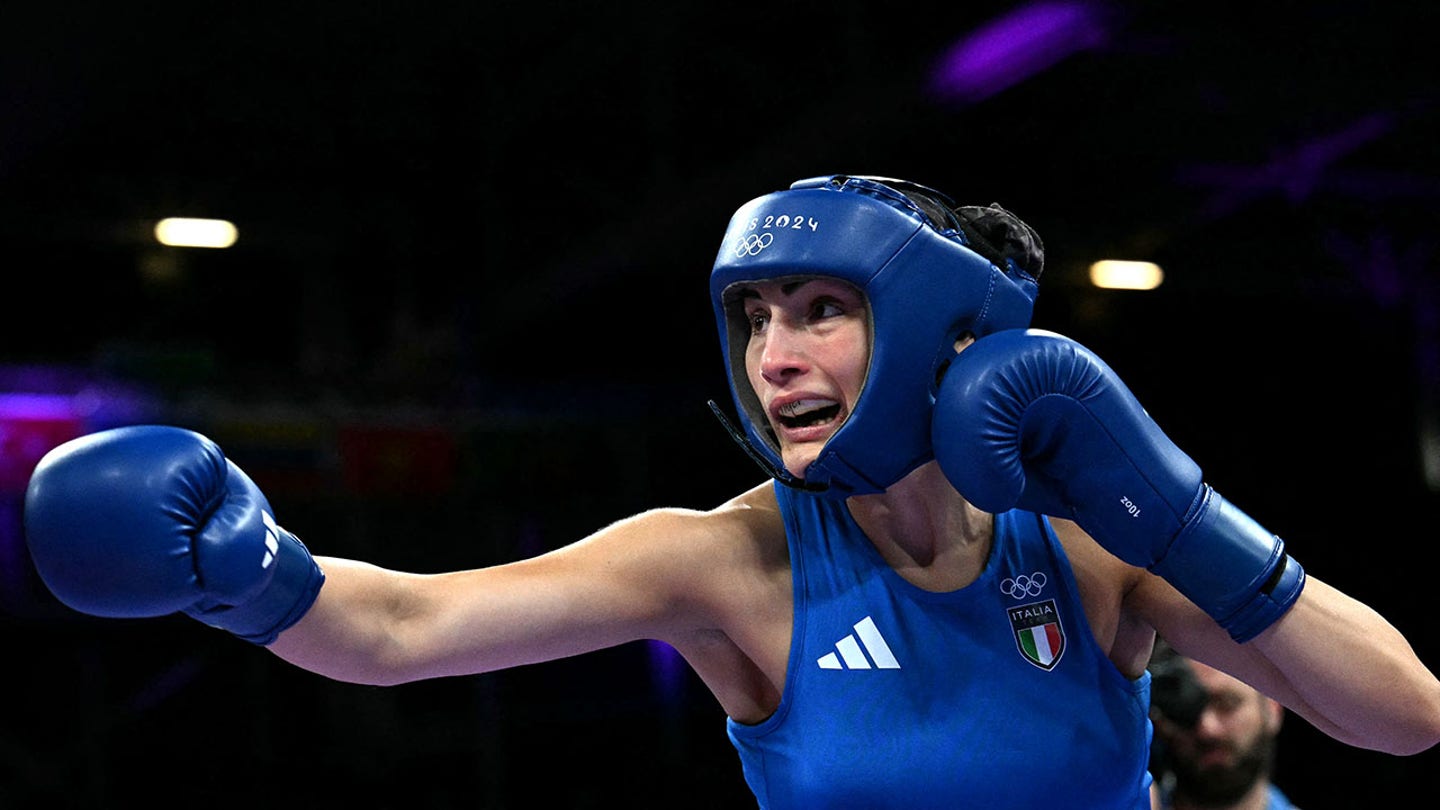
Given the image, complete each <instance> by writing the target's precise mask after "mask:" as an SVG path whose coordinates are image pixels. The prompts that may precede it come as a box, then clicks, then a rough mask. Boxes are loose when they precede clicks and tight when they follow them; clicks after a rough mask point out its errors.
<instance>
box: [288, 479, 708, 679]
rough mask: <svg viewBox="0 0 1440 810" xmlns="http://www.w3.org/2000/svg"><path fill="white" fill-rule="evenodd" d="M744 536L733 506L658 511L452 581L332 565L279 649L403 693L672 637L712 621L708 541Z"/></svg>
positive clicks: (330, 672)
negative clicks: (705, 593)
mask: <svg viewBox="0 0 1440 810" xmlns="http://www.w3.org/2000/svg"><path fill="white" fill-rule="evenodd" d="M733 525H734V521H733V520H732V519H730V518H729V517H728V515H727V513H726V511H725V509H724V508H723V507H722V509H720V510H716V511H714V512H704V513H702V512H691V511H685V510H656V511H652V512H646V513H644V514H641V515H638V516H635V517H632V518H629V519H627V520H623V521H620V522H617V523H615V524H612V525H611V526H608V527H606V528H605V529H602V530H601V531H599V532H596V533H595V534H594V535H591V536H590V537H587V538H585V539H584V540H581V541H579V542H577V543H574V544H572V545H569V546H566V547H564V548H560V549H557V550H555V551H552V552H549V553H547V554H544V555H541V556H538V557H535V558H532V559H527V560H521V561H518V562H512V563H507V564H504V565H498V566H494V567H490V568H482V569H474V570H468V571H458V572H453V573H446V574H410V573H403V572H397V571H391V570H386V569H383V568H379V567H376V566H373V565H370V564H367V563H361V562H355V561H351V560H341V559H334V558H321V559H320V560H319V562H320V564H321V566H322V567H323V569H324V571H325V574H326V581H325V585H324V587H323V588H322V589H321V591H320V595H319V597H318V598H317V600H316V602H315V605H314V606H313V607H312V608H311V609H310V611H309V612H308V613H307V614H306V615H305V617H304V618H303V619H301V621H300V622H299V623H297V624H296V625H295V626H294V627H292V628H290V629H289V630H287V631H286V632H284V633H283V634H282V635H281V636H280V638H279V639H277V640H276V641H275V642H274V643H273V644H272V645H271V646H270V648H269V649H270V650H271V651H272V652H274V653H275V654H276V655H278V656H280V657H281V658H283V659H285V660H287V661H289V662H291V663H294V664H296V665H298V666H300V667H303V668H305V669H308V670H311V671H313V672H317V673H319V674H322V675H325V676H327V677H331V678H334V679H337V680H343V681H351V682H357V683H369V684H394V683H401V682H405V681H413V680H418V679H422V678H433V677H442V676H449V675H463V674H471V673H476V672H485V671H490V670H496V669H502V668H506V667H512V666H517V665H520V664H527V663H535V662H539V661H545V660H552V659H556V658H562V657H566V656H571V655H576V654H579V653H583V652H588V651H591V650H596V649H600V648H603V647H609V646H613V645H616V644H621V643H624V642H627V641H632V640H635V639H639V638H663V637H665V636H666V635H669V634H673V633H677V632H681V631H682V630H683V628H684V626H686V625H687V624H691V623H698V622H700V621H701V619H699V618H698V616H697V610H698V608H697V607H696V605H697V604H698V600H696V599H695V598H694V595H695V594H697V593H699V589H698V584H699V583H698V580H699V578H700V575H701V573H702V572H703V569H704V567H705V566H706V564H707V563H706V561H705V560H704V559H703V555H699V554H697V553H696V548H697V547H700V546H703V545H705V544H702V543H699V542H697V541H698V539H699V538H700V537H701V536H703V535H706V534H708V533H713V532H716V531H724V530H725V527H727V526H731V527H733ZM681 551H684V552H686V553H680V552H681Z"/></svg>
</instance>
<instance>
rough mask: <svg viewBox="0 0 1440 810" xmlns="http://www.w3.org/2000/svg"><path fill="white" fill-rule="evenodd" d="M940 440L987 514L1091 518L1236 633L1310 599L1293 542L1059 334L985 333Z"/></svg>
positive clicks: (971, 351)
mask: <svg viewBox="0 0 1440 810" xmlns="http://www.w3.org/2000/svg"><path fill="white" fill-rule="evenodd" d="M932 437H933V440H934V447H935V458H936V460H937V461H938V462H939V464H940V468H941V470H942V471H944V473H945V477H946V478H948V479H949V480H950V483H951V484H952V485H954V487H955V488H956V490H958V491H959V492H960V494H962V495H964V496H965V498H966V499H967V500H969V501H970V502H971V503H973V504H975V505H976V506H978V507H980V508H981V509H984V510H986V511H987V512H1003V511H1005V510H1008V509H1011V508H1013V507H1017V506H1018V507H1019V508H1022V509H1027V510H1031V511H1035V512H1041V513H1044V514H1048V515H1054V516H1057V517H1062V518H1068V519H1070V520H1073V521H1075V522H1076V523H1077V524H1079V525H1080V527H1081V528H1083V529H1084V530H1085V531H1086V532H1088V533H1089V534H1090V536H1092V537H1094V538H1095V540H1096V541H1097V542H1099V543H1100V544H1101V545H1102V546H1104V547H1105V548H1106V549H1107V550H1108V551H1110V553H1112V554H1114V555H1115V556H1117V557H1119V558H1120V559H1122V560H1124V561H1126V562H1128V563H1130V564H1131V565H1137V566H1142V567H1144V568H1148V569H1150V570H1151V571H1153V572H1154V573H1156V574H1158V575H1160V576H1161V577H1164V578H1165V579H1166V580H1167V581H1168V582H1169V583H1170V584H1172V585H1174V586H1175V588H1176V589H1177V590H1179V591H1180V592H1181V593H1182V594H1184V595H1185V597H1186V598H1188V599H1189V600H1190V601H1191V602H1194V603H1195V604H1196V605H1197V606H1198V607H1200V608H1201V609H1202V610H1204V611H1205V612H1206V613H1207V614H1209V615H1210V616H1211V618H1213V619H1215V621H1216V622H1218V623H1219V624H1220V626H1221V627H1223V628H1225V630H1227V631H1228V632H1229V633H1230V635H1231V637H1232V638H1234V639H1235V640H1236V641H1240V642H1245V641H1249V640H1250V639H1252V638H1254V637H1255V636H1257V635H1259V634H1260V632H1261V631H1262V630H1264V629H1265V628H1267V627H1269V626H1270V625H1271V624H1273V623H1274V622H1275V621H1276V620H1277V619H1279V618H1280V616H1281V615H1283V614H1284V613H1285V611H1286V610H1288V609H1289V608H1290V606H1291V605H1292V604H1294V602H1295V600H1296V599H1298V598H1299V597H1300V591H1301V589H1303V588H1304V586H1305V571H1304V569H1303V568H1302V567H1301V566H1300V564H1299V563H1297V562H1296V561H1295V560H1294V559H1292V558H1291V557H1290V556H1289V555H1287V554H1286V553H1285V543H1284V541H1282V540H1281V539H1280V538H1279V537H1277V536H1275V535H1273V534H1271V533H1270V532H1268V531H1266V530H1265V529H1264V528H1262V527H1261V526H1260V525H1259V524H1258V523H1256V522H1255V521H1254V520H1252V519H1251V518H1250V517H1249V516H1248V515H1246V514H1245V513H1244V512H1242V511H1240V510H1239V509H1237V508H1235V506H1233V505H1231V504H1230V503H1229V502H1228V501H1226V500H1225V499H1224V498H1222V497H1220V495H1219V494H1218V493H1216V492H1215V490H1214V489H1212V488H1211V487H1210V486H1209V485H1208V484H1206V483H1205V481H1204V479H1203V477H1202V476H1201V473H1200V467H1199V466H1198V465H1196V463H1195V462H1194V461H1193V460H1191V458H1190V457H1189V456H1187V455H1186V454H1185V453H1184V452H1182V451H1181V450H1180V448H1178V447H1176V446H1175V444H1174V443H1173V442H1172V441H1170V439H1169V437H1167V436H1166V435H1165V434H1164V433H1163V432H1162V431H1161V430H1160V428H1159V426H1158V425H1156V424H1155V422H1154V420H1153V419H1151V418H1150V415H1149V414H1147V413H1146V412H1145V410H1144V409H1143V408H1142V407H1141V406H1140V403H1139V402H1138V401H1136V399H1135V397H1134V395H1133V394H1131V393H1130V390H1129V389H1128V388H1126V387H1125V384H1124V383H1123V382H1121V380H1120V378H1119V377H1117V376H1116V375H1115V373H1114V372H1113V371H1111V370H1110V367H1109V366H1107V365H1106V364H1105V362H1104V361H1102V360H1101V359H1100V358H1099V357H1097V356H1095V355H1094V354H1093V353H1092V352H1090V350H1088V349H1086V348H1085V347H1084V346H1081V345H1080V344H1078V343H1076V342H1075V341H1073V340H1070V339H1069V338H1066V337H1064V336H1062V335H1057V334H1055V333H1053V332H1045V331H1043V330H1038V329H1029V330H1020V329H1014V330H1008V331H1003V332H996V333H994V334H991V335H988V336H986V337H984V338H982V339H980V340H978V341H976V342H975V343H974V344H972V345H971V346H969V347H968V348H967V349H965V350H964V351H962V352H961V353H960V355H959V356H958V357H957V358H956V359H955V360H954V362H952V363H951V365H950V368H949V369H948V370H947V371H946V374H945V378H944V380H942V382H941V385H940V391H939V394H938V397H937V401H936V404H935V414H934V422H933V424H932Z"/></svg>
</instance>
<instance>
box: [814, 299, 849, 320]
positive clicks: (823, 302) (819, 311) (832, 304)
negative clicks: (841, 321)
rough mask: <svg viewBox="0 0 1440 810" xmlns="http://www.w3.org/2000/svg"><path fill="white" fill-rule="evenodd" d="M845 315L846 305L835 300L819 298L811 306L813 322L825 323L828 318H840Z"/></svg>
mask: <svg viewBox="0 0 1440 810" xmlns="http://www.w3.org/2000/svg"><path fill="white" fill-rule="evenodd" d="M844 314H845V306H844V304H842V303H840V302H839V301H837V300H835V299H834V298H817V299H815V302H814V303H812V304H811V305H810V318H811V320H816V321H823V320H825V319H826V318H838V317H840V316H841V315H844Z"/></svg>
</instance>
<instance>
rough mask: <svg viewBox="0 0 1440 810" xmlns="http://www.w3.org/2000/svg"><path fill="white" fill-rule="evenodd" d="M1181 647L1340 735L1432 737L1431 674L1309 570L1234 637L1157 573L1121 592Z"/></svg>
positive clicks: (1376, 621) (1393, 633)
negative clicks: (1271, 611) (1271, 615)
mask: <svg viewBox="0 0 1440 810" xmlns="http://www.w3.org/2000/svg"><path fill="white" fill-rule="evenodd" d="M1126 606H1127V609H1134V610H1135V611H1136V612H1137V613H1138V614H1140V615H1141V616H1142V617H1143V618H1144V619H1145V620H1146V621H1147V622H1148V623H1149V624H1150V625H1151V626H1152V627H1154V628H1155V629H1156V631H1157V632H1158V633H1159V634H1160V635H1161V636H1162V637H1164V638H1165V639H1166V640H1167V641H1169V642H1170V643H1171V644H1172V645H1173V646H1174V647H1175V648H1176V649H1177V650H1179V651H1180V652H1181V653H1182V654H1184V655H1187V656H1190V657H1192V658H1194V659H1196V660H1198V661H1203V662H1205V663H1207V664H1209V665H1211V666H1213V667H1216V668H1217V669H1222V670H1224V671H1226V672H1228V673H1230V674H1231V675H1234V676H1235V677H1237V678H1239V679H1241V680H1243V681H1246V682H1247V683H1249V684H1251V685H1252V686H1254V687H1256V688H1257V689H1259V690H1261V691H1262V692H1265V693H1266V694H1268V695H1270V696H1271V697H1273V698H1275V699H1276V700H1279V701H1280V702H1281V703H1283V704H1284V705H1285V706H1286V707H1287V708H1289V709H1291V710H1292V711H1294V712H1295V713H1296V714H1298V715H1300V716H1301V717H1303V718H1305V719H1306V720H1307V721H1308V722H1310V723H1311V724H1312V725H1314V726H1315V727H1316V728H1318V729H1320V730H1321V731H1323V732H1325V733H1326V734H1328V735H1330V736H1331V737H1334V738H1335V739H1337V740H1340V741H1341V742H1345V743H1347V744H1350V745H1354V746H1358V747H1361V748H1367V749H1372V750H1376V751H1384V752H1387V753H1391V754H1400V755H1408V754H1415V753H1419V752H1421V751H1424V750H1427V749H1429V748H1431V747H1433V746H1434V745H1435V744H1436V743H1437V742H1440V681H1437V680H1436V678H1435V675H1434V674H1433V673H1432V672H1431V671H1430V670H1429V669H1428V668H1427V667H1426V666H1425V664H1424V663H1422V662H1421V661H1420V659H1419V658H1418V657H1417V656H1416V655H1415V652H1414V650H1413V649H1412V648H1411V646H1410V644H1409V642H1408V641H1406V640H1405V637H1404V636H1403V635H1401V634H1400V632H1399V630H1397V629H1396V628H1395V627H1394V626H1393V625H1392V624H1391V623H1390V622H1388V621H1386V620H1385V618H1384V617H1382V616H1381V615H1380V614H1378V613H1377V612H1375V611H1374V610H1373V609H1371V608H1370V607H1368V606H1367V605H1365V604H1363V603H1361V602H1359V601H1357V600H1356V599H1354V598H1352V597H1350V596H1347V595H1346V594H1344V593H1342V592H1340V591H1338V590H1336V589H1335V588H1333V587H1331V586H1330V585H1328V584H1326V583H1325V582H1322V581H1320V580H1318V579H1316V578H1315V577H1313V576H1311V577H1310V578H1309V580H1308V582H1307V584H1306V586H1305V590H1304V591H1303V592H1302V593H1301V595H1300V598H1299V599H1298V600H1297V601H1296V602H1295V604H1294V605H1293V606H1292V607H1291V608H1290V610H1289V611H1288V612H1287V613H1286V614H1285V615H1284V616H1283V617H1281V618H1280V620H1279V621H1277V622H1276V623H1275V624H1274V625H1272V626H1271V627H1270V628H1268V629H1267V630H1265V631H1264V632H1263V633H1261V634H1260V635H1259V636H1258V637H1256V638H1255V639H1254V640H1252V641H1250V642H1249V643H1247V644H1237V643H1235V642H1234V641H1233V640H1231V639H1230V637H1229V635H1228V634H1227V633H1226V632H1225V631H1224V630H1222V629H1221V628H1220V627H1219V626H1218V625H1216V624H1215V623H1214V622H1213V621H1211V620H1210V618H1209V617H1208V616H1206V615H1205V614H1204V613H1202V612H1201V611H1200V610H1199V609H1197V608H1195V607H1194V606H1193V605H1191V604H1190V603H1189V602H1188V601H1186V600H1185V598H1184V597H1183V596H1181V595H1180V594H1179V593H1178V592H1176V591H1175V589H1174V588H1172V587H1171V586H1170V585H1169V584H1167V583H1166V582H1164V581H1163V580H1161V579H1160V578H1159V577H1154V576H1149V575H1147V576H1145V577H1144V579H1143V580H1142V581H1141V583H1140V584H1139V585H1138V586H1137V587H1136V588H1135V589H1134V590H1133V591H1132V592H1131V594H1130V595H1129V596H1128V597H1127V599H1126Z"/></svg>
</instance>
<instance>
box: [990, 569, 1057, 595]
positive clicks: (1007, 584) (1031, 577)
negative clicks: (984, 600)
mask: <svg viewBox="0 0 1440 810" xmlns="http://www.w3.org/2000/svg"><path fill="white" fill-rule="evenodd" d="M1046 582H1049V578H1048V577H1046V576H1045V572H1043V571H1036V572H1035V573H1033V574H1021V575H1020V576H1018V577H1013V578H1012V577H1006V578H1004V579H1002V580H1000V592H1001V593H1003V594H1005V595H1006V596H1009V597H1011V598H1014V599H1019V598H1021V597H1025V596H1039V595H1040V591H1042V590H1044V589H1045V583H1046Z"/></svg>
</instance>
